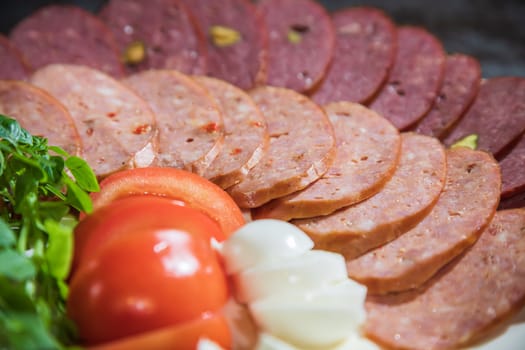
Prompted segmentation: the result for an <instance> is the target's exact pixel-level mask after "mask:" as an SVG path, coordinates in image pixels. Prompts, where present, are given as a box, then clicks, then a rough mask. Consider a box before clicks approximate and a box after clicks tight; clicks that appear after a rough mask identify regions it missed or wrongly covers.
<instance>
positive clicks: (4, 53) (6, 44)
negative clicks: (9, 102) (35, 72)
mask: <svg viewBox="0 0 525 350" xmlns="http://www.w3.org/2000/svg"><path fill="white" fill-rule="evenodd" d="M0 62H1V63H0V79H15V80H25V79H27V76H28V74H29V72H30V68H29V66H28V65H27V63H26V62H25V58H24V57H23V56H22V54H21V53H20V52H19V51H18V49H17V48H15V46H14V45H13V44H12V43H11V42H10V41H9V39H7V38H6V37H5V36H3V35H2V34H0Z"/></svg>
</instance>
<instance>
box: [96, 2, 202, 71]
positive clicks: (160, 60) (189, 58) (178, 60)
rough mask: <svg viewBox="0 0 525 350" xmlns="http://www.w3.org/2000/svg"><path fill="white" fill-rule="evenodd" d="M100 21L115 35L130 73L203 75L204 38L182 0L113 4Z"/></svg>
mask: <svg viewBox="0 0 525 350" xmlns="http://www.w3.org/2000/svg"><path fill="white" fill-rule="evenodd" d="M100 17H101V18H102V19H103V20H104V21H105V22H106V24H107V25H108V27H109V28H110V29H111V31H112V32H113V34H114V36H115V39H116V42H117V45H118V50H119V53H120V55H121V57H122V59H123V60H124V62H125V63H126V69H127V71H128V73H136V72H138V71H142V70H145V69H163V68H166V69H176V70H179V71H181V72H183V73H188V74H202V73H203V72H204V71H205V64H206V44H205V42H204V36H203V35H202V33H201V32H200V31H199V30H198V29H197V27H196V26H195V25H194V23H193V22H192V20H191V17H190V15H189V13H188V10H187V9H186V7H185V6H184V5H183V4H181V3H180V1H178V0H149V1H143V0H111V1H109V2H108V4H107V5H106V6H105V7H104V8H103V9H102V10H101V12H100Z"/></svg>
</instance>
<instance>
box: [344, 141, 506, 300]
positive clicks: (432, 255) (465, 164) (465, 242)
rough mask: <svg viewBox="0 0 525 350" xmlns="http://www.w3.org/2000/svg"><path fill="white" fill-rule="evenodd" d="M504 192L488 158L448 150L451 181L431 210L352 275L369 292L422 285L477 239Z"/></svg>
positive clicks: (353, 267) (358, 262) (351, 265)
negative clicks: (414, 225)
mask: <svg viewBox="0 0 525 350" xmlns="http://www.w3.org/2000/svg"><path fill="white" fill-rule="evenodd" d="M500 189H501V174H500V170H499V166H498V163H497V162H496V160H495V159H494V158H492V156H491V155H490V154H488V153H486V152H481V151H474V150H471V149H469V148H464V147H458V148H455V149H452V150H448V151H447V181H446V184H445V188H444V189H443V192H442V193H441V195H440V197H439V199H438V201H437V203H436V205H435V206H434V207H433V208H432V211H430V213H429V214H428V215H427V216H426V217H425V218H424V219H423V220H422V221H421V222H419V223H418V224H417V226H416V227H414V228H413V229H411V230H410V231H408V232H405V233H404V234H402V235H401V236H399V237H398V238H397V239H395V240H393V241H391V242H389V243H387V244H385V245H383V246H381V247H379V248H377V249H375V250H372V251H369V252H368V253H366V254H364V255H362V256H360V257H358V258H357V259H354V260H350V261H348V262H347V269H348V275H349V276H350V277H352V278H354V279H356V280H357V281H360V282H361V283H364V284H365V285H366V286H367V287H368V291H369V293H371V294H385V293H388V292H397V291H403V290H408V289H412V288H416V287H419V286H420V285H422V284H423V283H424V282H425V281H427V280H428V279H429V278H430V277H431V276H433V275H434V274H435V273H436V272H437V271H438V270H439V269H440V268H441V267H443V266H444V265H445V264H447V263H448V262H449V261H451V260H452V259H453V258H455V257H456V256H458V255H459V254H461V253H462V252H463V251H464V250H465V249H467V248H468V247H470V246H471V245H472V244H473V243H474V242H475V241H476V240H477V239H478V237H479V235H480V234H481V232H482V230H484V229H485V228H486V227H487V225H488V224H489V223H490V221H491V220H492V217H493V216H494V213H495V211H496V208H497V207H498V203H499V193H500Z"/></svg>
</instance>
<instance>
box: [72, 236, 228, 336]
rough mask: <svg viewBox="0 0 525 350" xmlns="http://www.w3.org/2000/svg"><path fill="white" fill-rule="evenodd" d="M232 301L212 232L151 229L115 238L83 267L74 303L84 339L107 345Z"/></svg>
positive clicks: (75, 284) (76, 281) (78, 274)
mask: <svg viewBox="0 0 525 350" xmlns="http://www.w3.org/2000/svg"><path fill="white" fill-rule="evenodd" d="M227 298H228V287H227V282H226V277H225V275H224V273H223V271H222V268H221V266H220V264H219V261H218V259H217V257H216V254H215V252H214V251H213V249H212V248H211V246H210V244H209V242H208V239H207V237H205V236H202V235H200V234H196V233H195V232H192V233H190V232H187V231H184V230H180V229H176V228H175V229H151V228H150V229H141V230H140V232H139V231H137V232H130V233H129V234H127V235H124V236H120V237H115V238H114V239H111V240H109V241H108V242H107V244H105V245H103V246H101V247H100V248H99V250H98V252H97V253H96V254H94V255H93V256H92V257H91V260H90V261H88V262H85V263H83V264H82V265H81V266H79V269H78V270H77V272H76V273H75V275H74V276H73V278H72V280H71V284H70V292H69V297H68V302H67V306H68V314H69V315H70V317H71V319H72V320H73V321H74V322H75V323H76V325H77V327H78V331H79V337H80V339H81V340H82V341H83V342H85V343H86V344H100V343H104V342H108V341H112V340H116V339H121V338H124V337H128V336H131V335H137V334H140V333H143V332H148V331H153V330H157V329H160V328H163V327H168V326H173V325H180V324H183V323H185V322H188V321H191V320H195V319H198V318H201V317H203V315H204V314H206V313H209V312H217V311H218V310H220V309H221V308H222V306H223V305H224V304H225V302H226V300H227Z"/></svg>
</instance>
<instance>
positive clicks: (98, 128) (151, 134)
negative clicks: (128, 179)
mask: <svg viewBox="0 0 525 350" xmlns="http://www.w3.org/2000/svg"><path fill="white" fill-rule="evenodd" d="M31 82H32V83H33V84H35V85H37V86H39V87H41V88H43V89H45V90H47V91H48V92H49V93H50V94H52V95H53V96H54V97H56V98H57V99H58V100H59V101H60V102H61V103H62V104H63V105H64V106H65V107H66V108H67V109H68V110H69V113H70V114H71V116H72V117H73V121H74V123H75V126H76V128H77V130H78V131H79V134H80V138H81V140H82V144H83V146H84V157H85V158H86V161H87V162H88V164H89V165H90V166H91V167H92V168H93V170H94V171H95V174H96V175H97V176H99V177H104V176H107V175H109V174H111V173H113V172H115V171H117V170H120V169H123V168H129V167H145V166H148V165H151V164H152V163H153V162H154V158H155V157H154V155H155V153H154V152H155V148H156V143H157V130H156V126H155V116H154V114H153V112H152V111H151V109H150V107H149V106H148V104H147V103H146V102H145V101H144V100H143V99H141V98H140V97H139V96H137V95H136V94H135V93H134V92H133V91H132V90H131V89H129V88H127V87H126V86H124V85H123V84H121V83H119V82H118V81H116V80H114V79H113V78H111V77H110V76H108V75H106V74H104V73H102V72H100V71H98V70H95V69H92V68H89V67H86V66H78V65H70V64H52V65H48V66H46V67H44V68H41V69H39V70H37V71H36V72H35V73H34V74H33V76H32V77H31Z"/></svg>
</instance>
